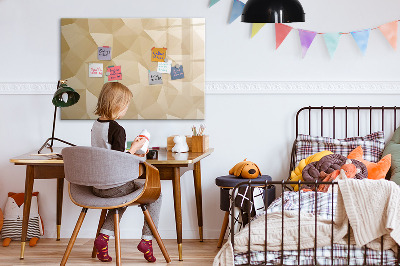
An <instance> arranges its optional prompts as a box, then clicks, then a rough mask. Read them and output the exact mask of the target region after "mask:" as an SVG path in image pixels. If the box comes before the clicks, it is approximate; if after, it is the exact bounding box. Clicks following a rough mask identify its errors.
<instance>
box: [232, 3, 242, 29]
mask: <svg viewBox="0 0 400 266" xmlns="http://www.w3.org/2000/svg"><path fill="white" fill-rule="evenodd" d="M243 8H244V3H243V2H241V1H239V0H233V5H232V11H231V17H230V18H229V24H230V23H232V22H233V21H234V20H235V19H237V18H238V17H239V16H240V15H242V11H243Z"/></svg>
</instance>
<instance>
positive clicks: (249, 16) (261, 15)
mask: <svg viewBox="0 0 400 266" xmlns="http://www.w3.org/2000/svg"><path fill="white" fill-rule="evenodd" d="M242 22H247V23H290V22H304V10H303V7H302V6H301V4H300V2H299V1H298V0H249V1H247V3H246V5H245V6H244V9H243V13H242Z"/></svg>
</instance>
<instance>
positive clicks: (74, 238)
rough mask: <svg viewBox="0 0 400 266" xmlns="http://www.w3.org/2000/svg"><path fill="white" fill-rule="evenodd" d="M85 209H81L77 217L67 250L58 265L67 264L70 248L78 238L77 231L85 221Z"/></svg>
mask: <svg viewBox="0 0 400 266" xmlns="http://www.w3.org/2000/svg"><path fill="white" fill-rule="evenodd" d="M87 210H88V209H87V208H82V211H81V214H80V215H79V218H78V221H77V222H76V225H75V229H74V232H72V236H71V238H70V240H69V243H68V246H67V249H66V250H65V253H64V256H63V258H62V260H61V263H60V265H61V266H64V265H65V264H66V263H67V260H68V257H69V254H70V253H71V250H72V247H73V246H74V243H75V240H76V237H77V236H78V233H79V230H80V229H81V226H82V223H83V220H84V219H85V216H86V212H87Z"/></svg>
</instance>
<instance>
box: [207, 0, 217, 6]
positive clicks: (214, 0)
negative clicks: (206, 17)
mask: <svg viewBox="0 0 400 266" xmlns="http://www.w3.org/2000/svg"><path fill="white" fill-rule="evenodd" d="M218 2H219V0H210V5H209V6H208V7H212V6H213V5H215V4H216V3H218Z"/></svg>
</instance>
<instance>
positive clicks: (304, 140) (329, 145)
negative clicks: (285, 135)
mask: <svg viewBox="0 0 400 266" xmlns="http://www.w3.org/2000/svg"><path fill="white" fill-rule="evenodd" d="M358 146H361V147H362V149H363V151H364V160H367V161H370V162H378V161H379V160H380V159H381V156H382V152H383V149H384V148H385V140H384V134H383V131H378V132H374V133H371V134H369V135H366V136H364V137H352V138H345V139H333V138H329V137H319V136H310V135H303V134H299V135H298V136H297V139H296V147H295V148H296V151H295V152H296V153H295V154H296V158H295V159H296V160H295V165H298V164H299V162H300V161H301V160H302V159H305V158H307V157H308V156H311V155H313V154H315V153H317V152H320V151H324V150H329V151H331V152H333V153H338V154H341V155H343V156H346V157H347V155H349V153H350V152H351V151H352V150H354V149H355V148H357V147H358Z"/></svg>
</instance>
